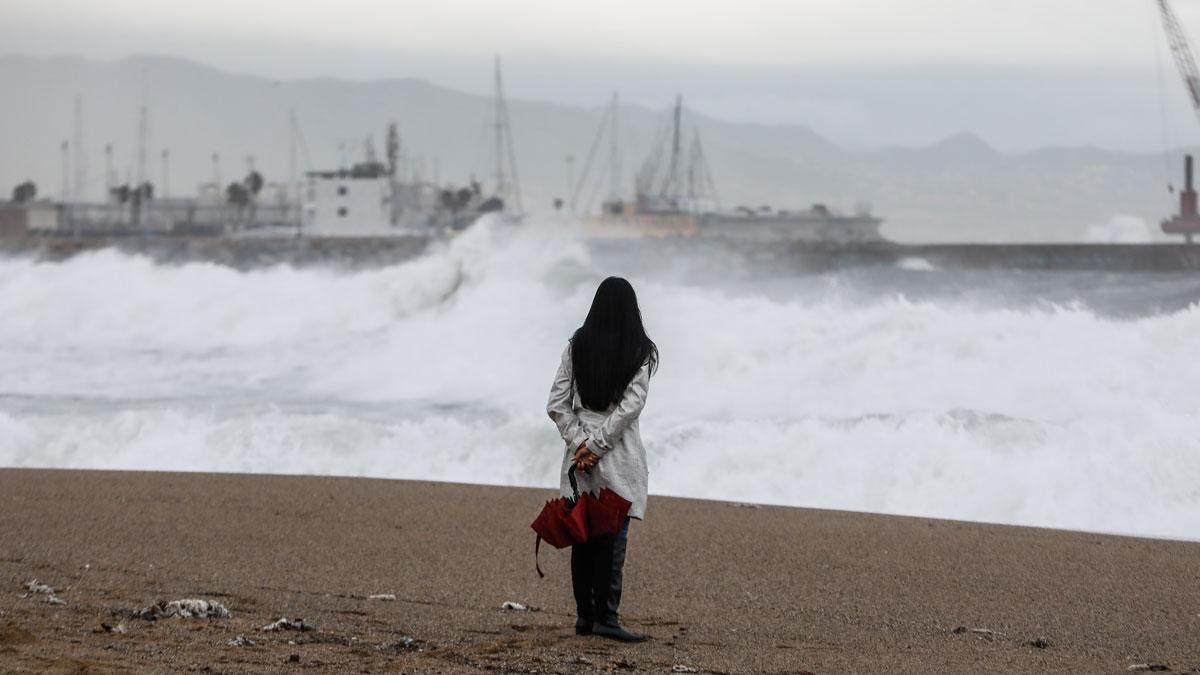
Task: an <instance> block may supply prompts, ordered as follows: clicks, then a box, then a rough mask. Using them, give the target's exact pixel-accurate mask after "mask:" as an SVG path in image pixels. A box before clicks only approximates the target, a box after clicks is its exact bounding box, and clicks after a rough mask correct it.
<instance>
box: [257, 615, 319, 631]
mask: <svg viewBox="0 0 1200 675" xmlns="http://www.w3.org/2000/svg"><path fill="white" fill-rule="evenodd" d="M316 629H317V627H316V626H314V625H312V624H311V623H304V619H296V620H294V621H293V620H292V619H289V618H287V617H286V616H283V617H280V618H279V620H278V621H276V622H274V623H269V624H267V625H265V626H263V627H262V629H261V630H264V631H267V632H274V631H277V630H298V631H300V632H306V631H310V630H316Z"/></svg>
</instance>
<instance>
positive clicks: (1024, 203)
mask: <svg viewBox="0 0 1200 675" xmlns="http://www.w3.org/2000/svg"><path fill="white" fill-rule="evenodd" d="M506 76H507V77H509V78H517V77H520V73H506ZM0 89H2V90H3V91H5V92H7V93H8V95H7V96H6V97H5V98H6V104H5V105H3V106H0V151H2V153H3V154H2V155H0V189H2V190H4V192H5V193H7V191H8V190H10V189H11V186H13V185H15V184H16V183H17V182H19V181H21V180H24V179H26V178H32V179H34V180H35V181H36V182H37V183H38V185H39V186H40V188H41V192H42V193H43V194H50V195H57V194H58V193H60V192H61V184H62V178H61V175H62V169H61V163H60V154H59V153H60V151H59V144H60V143H61V141H62V140H63V139H67V138H70V137H71V136H72V119H73V106H74V99H75V96H76V95H77V94H78V95H80V96H82V97H83V105H84V120H85V125H84V140H85V142H84V147H85V149H86V156H87V160H88V167H87V169H88V170H87V175H88V177H89V192H90V194H92V195H93V196H97V197H98V196H99V194H100V192H101V189H102V185H103V174H104V145H105V144H106V143H112V144H113V146H114V148H115V152H114V156H115V160H116V164H117V166H118V168H119V170H120V172H121V174H122V175H123V176H124V175H125V174H126V173H127V172H132V170H133V167H134V166H135V161H136V159H135V154H136V153H135V146H136V142H135V139H136V132H137V118H138V108H139V106H140V105H141V102H142V101H143V100H145V101H146V103H147V105H148V106H149V109H150V124H149V127H150V133H149V137H150V144H149V151H148V153H147V154H148V160H147V165H148V170H147V174H148V176H149V177H150V179H151V180H153V181H154V182H155V183H160V182H161V178H160V177H161V168H160V167H161V161H160V159H159V157H160V153H161V150H162V149H163V148H164V147H167V148H169V149H170V155H171V175H170V184H171V192H172V193H173V194H176V195H179V194H192V193H194V192H195V189H196V185H197V184H198V183H200V182H201V181H205V180H211V177H212V173H213V170H212V162H211V159H210V157H211V155H212V153H213V152H217V153H219V155H220V157H221V162H220V170H221V172H222V176H221V178H222V180H223V181H224V182H228V181H229V180H232V179H234V178H236V177H239V176H241V175H243V174H244V173H245V171H246V158H247V157H248V156H253V157H254V161H255V163H256V166H257V167H258V169H259V170H260V171H261V172H262V173H263V174H264V175H266V177H267V179H268V180H269V181H270V180H283V179H285V178H286V176H287V173H288V156H289V143H288V134H289V131H288V110H289V109H291V108H293V107H294V108H295V109H296V111H297V115H298V119H299V124H300V128H301V130H302V133H303V135H304V138H305V141H306V145H307V148H308V151H309V152H308V156H309V157H310V158H311V163H312V167H311V168H314V169H319V168H333V167H337V166H338V165H339V163H340V162H341V158H342V155H343V152H344V153H345V154H346V155H347V156H348V157H349V159H350V160H351V161H353V160H357V159H358V158H359V157H360V156H361V153H362V149H361V146H362V145H363V141H364V139H366V138H367V137H368V136H369V135H374V138H375V143H376V144H377V146H378V147H379V148H380V149H381V150H382V141H383V133H384V128H385V125H386V124H387V123H388V122H389V121H395V122H397V123H398V124H399V127H400V132H401V136H402V138H403V141H404V143H405V145H406V146H407V147H408V148H409V150H410V152H411V153H412V154H413V155H414V156H416V157H421V158H423V159H424V174H425V175H427V176H428V175H431V174H432V173H433V170H434V165H435V158H436V164H437V167H438V170H439V172H440V175H441V177H442V178H443V179H444V180H449V181H454V182H463V181H465V180H466V179H467V177H468V176H471V175H476V176H479V177H481V178H485V179H486V177H487V176H488V175H489V173H490V171H489V169H488V167H489V166H490V165H491V163H492V159H491V154H490V147H491V144H490V139H489V137H488V136H487V134H488V130H487V129H486V126H485V125H486V123H487V121H488V120H489V111H490V108H489V106H490V105H491V101H490V99H488V98H487V97H482V96H477V95H473V94H466V93H462V92H458V91H453V90H450V89H446V88H443V87H439V86H437V85H435V84H431V83H429V82H425V81H422V80H418V79H392V80H383V81H377V82H350V81H343V80H334V79H312V80H295V81H273V80H269V79H264V78H260V77H251V76H245V75H237V74H233V73H227V72H223V71H219V70H215V69H213V68H209V67H206V66H202V65H199V64H196V63H192V62H189V61H183V60H179V59H172V58H163V57H136V58H130V59H124V60H120V61H115V62H101V61H92V60H85V59H81V58H73V57H59V58H30V57H24V56H13V55H9V56H0ZM683 93H684V95H685V97H686V94H687V92H683ZM605 96H606V94H605V93H604V92H597V105H596V107H594V108H580V107H569V106H562V105H555V104H553V103H546V102H538V101H522V100H517V101H511V102H510V109H511V118H512V123H513V135H514V140H515V143H516V146H517V154H518V164H519V170H520V177H521V181H522V186H523V188H524V193H525V202H526V207H527V209H528V210H530V211H532V212H534V213H543V214H546V213H549V212H551V208H550V204H551V201H552V199H553V198H554V197H556V196H561V195H562V194H563V193H564V192H565V190H566V169H565V164H564V158H565V157H566V156H567V155H574V157H575V158H576V161H575V167H576V173H579V172H580V171H581V170H582V165H583V163H584V158H585V156H586V154H587V151H588V147H589V145H590V144H591V142H592V138H593V136H594V135H595V133H596V129H597V125H598V124H599V122H600V120H601V118H602V116H603V114H604V99H605ZM670 96H671V91H670V87H669V83H664V97H663V105H664V110H661V111H655V110H648V109H645V108H640V107H635V106H623V107H622V109H621V139H620V141H621V148H622V154H623V176H624V180H623V183H624V184H625V185H626V186H627V187H626V192H629V191H631V189H632V183H633V174H634V172H635V171H636V170H637V167H638V166H639V165H640V164H641V162H642V161H643V159H644V158H645V156H646V154H647V152H648V150H649V147H650V145H651V143H652V141H653V139H654V137H655V134H656V133H657V131H658V129H659V128H660V127H661V126H662V125H663V124H664V122H665V120H666V112H665V108H666V107H667V105H668V104H669V102H670ZM693 119H695V120H696V121H697V123H698V125H699V127H700V133H701V135H702V138H703V140H704V143H705V150H706V153H707V156H708V160H709V163H710V165H711V168H712V173H713V176H714V178H715V182H716V186H717V190H718V192H719V196H720V198H721V201H722V203H723V205H724V206H727V207H732V206H736V205H739V204H755V205H757V204H772V205H775V206H777V207H793V208H794V207H798V206H804V205H807V204H809V203H812V202H823V203H827V204H830V205H831V206H834V207H835V208H840V209H843V210H851V209H853V208H854V207H855V204H856V203H858V202H866V203H869V204H871V205H872V207H873V208H874V211H875V212H877V213H879V214H880V215H882V216H884V217H885V218H886V219H887V224H886V225H885V233H886V234H888V235H889V236H892V237H894V238H897V239H902V240H917V239H921V240H960V241H982V240H1054V239H1068V240H1069V239H1079V238H1081V237H1083V236H1084V233H1085V232H1086V231H1087V230H1088V228H1089V227H1093V228H1094V226H1103V225H1105V224H1107V223H1110V222H1112V221H1113V219H1114V217H1117V216H1133V217H1135V218H1141V219H1143V220H1145V221H1146V222H1147V223H1151V224H1152V225H1153V227H1154V229H1156V228H1157V226H1156V223H1157V221H1158V219H1159V218H1160V217H1162V216H1163V215H1165V214H1166V212H1167V211H1169V210H1170V209H1171V208H1172V202H1171V198H1170V196H1169V195H1167V193H1166V190H1165V181H1166V180H1167V179H1168V175H1167V174H1166V172H1165V169H1164V162H1163V158H1162V157H1160V156H1149V155H1134V154H1127V153H1119V152H1109V151H1104V150H1098V149H1094V148H1079V149H1072V148H1055V149H1047V150H1040V151H1037V152H1032V153H1026V154H1020V155H1007V154H1002V153H999V152H997V151H995V150H994V149H992V148H991V147H989V146H988V145H987V144H986V143H985V142H984V141H982V140H980V139H979V138H977V137H975V136H973V135H971V134H969V133H962V134H958V135H955V136H953V137H950V138H947V139H945V140H944V141H942V142H940V143H937V144H934V145H932V146H928V147H923V148H888V149H879V150H871V151H851V150H847V149H844V148H842V147H839V146H837V145H835V144H833V143H831V142H829V141H828V140H826V139H824V138H822V137H820V136H819V135H817V134H815V133H814V132H812V131H811V130H810V129H807V128H805V127H803V126H800V125H787V126H764V125H752V124H738V123H733V122H727V121H720V120H715V119H710V118H707V117H703V116H699V115H694V116H693ZM963 124H964V126H969V125H970V120H963ZM340 147H345V150H344V151H342V150H339V148H340ZM306 168H308V167H307V166H305V162H304V161H303V159H302V160H301V166H300V169H301V170H304V169H306ZM1176 172H1177V169H1176V167H1171V175H1170V176H1169V178H1170V179H1171V180H1175V179H1176V177H1175V175H1174V174H1175V173H1176ZM1128 220H1129V219H1128V218H1126V219H1124V221H1123V222H1124V223H1125V225H1127V224H1128ZM1100 229H1101V230H1103V227H1101V228H1100Z"/></svg>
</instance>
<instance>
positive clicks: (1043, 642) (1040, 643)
mask: <svg viewBox="0 0 1200 675" xmlns="http://www.w3.org/2000/svg"><path fill="white" fill-rule="evenodd" d="M1025 644H1027V645H1029V646H1030V647H1036V648H1037V649H1045V648H1047V647H1049V646H1050V641H1049V640H1047V639H1046V638H1037V639H1036V640H1030V641H1029V642H1026V643H1025Z"/></svg>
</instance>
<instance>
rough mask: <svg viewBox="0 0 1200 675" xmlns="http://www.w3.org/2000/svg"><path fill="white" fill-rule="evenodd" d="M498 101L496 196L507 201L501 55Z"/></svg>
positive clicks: (497, 77)
mask: <svg viewBox="0 0 1200 675" xmlns="http://www.w3.org/2000/svg"><path fill="white" fill-rule="evenodd" d="M495 78H496V92H495V93H496V100H495V106H496V110H495V113H494V115H495V118H496V119H495V121H496V124H495V129H494V133H495V135H496V196H498V197H500V198H501V199H505V198H506V197H507V196H508V185H507V180H506V179H505V176H504V85H503V83H502V82H501V80H500V55H499V54H497V55H496V59H495Z"/></svg>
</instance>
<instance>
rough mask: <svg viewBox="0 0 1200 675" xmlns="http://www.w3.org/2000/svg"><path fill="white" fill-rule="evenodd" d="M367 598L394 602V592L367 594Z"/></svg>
mask: <svg viewBox="0 0 1200 675" xmlns="http://www.w3.org/2000/svg"><path fill="white" fill-rule="evenodd" d="M367 599H368V600H383V601H384V602H395V601H396V594H395V593H376V594H375V595H368V596H367Z"/></svg>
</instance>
